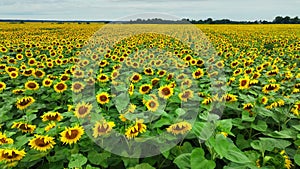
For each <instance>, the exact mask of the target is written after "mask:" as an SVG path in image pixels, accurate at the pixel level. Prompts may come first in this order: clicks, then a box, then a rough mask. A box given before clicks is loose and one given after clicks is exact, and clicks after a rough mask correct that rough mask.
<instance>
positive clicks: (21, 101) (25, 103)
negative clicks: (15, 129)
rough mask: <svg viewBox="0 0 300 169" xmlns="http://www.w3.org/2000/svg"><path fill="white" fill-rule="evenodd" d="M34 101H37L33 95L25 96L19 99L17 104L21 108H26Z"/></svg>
mask: <svg viewBox="0 0 300 169" xmlns="http://www.w3.org/2000/svg"><path fill="white" fill-rule="evenodd" d="M33 102H35V99H34V98H33V97H31V96H25V97H22V98H20V99H18V100H17V103H16V106H17V108H18V109H20V110H24V109H26V108H27V107H28V106H30V105H31V104H32V103H33Z"/></svg>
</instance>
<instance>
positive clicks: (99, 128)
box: [93, 120, 115, 138]
mask: <svg viewBox="0 0 300 169" xmlns="http://www.w3.org/2000/svg"><path fill="white" fill-rule="evenodd" d="M114 126H115V123H114V122H112V121H110V122H106V121H105V120H103V121H99V122H96V124H95V126H94V128H93V136H94V137H95V138H96V137H99V136H102V135H105V134H108V133H109V132H110V131H111V130H112V128H113V127H114Z"/></svg>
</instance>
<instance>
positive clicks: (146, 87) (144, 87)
mask: <svg viewBox="0 0 300 169" xmlns="http://www.w3.org/2000/svg"><path fill="white" fill-rule="evenodd" d="M151 89H152V86H151V85H150V84H143V85H141V86H140V89H139V92H140V93H141V94H146V93H149V92H150V90H151Z"/></svg>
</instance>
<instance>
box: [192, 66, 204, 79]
mask: <svg viewBox="0 0 300 169" xmlns="http://www.w3.org/2000/svg"><path fill="white" fill-rule="evenodd" d="M192 75H193V78H194V79H199V78H200V77H202V76H203V75H204V71H203V69H201V68H198V69H197V70H196V71H194V72H193V74H192Z"/></svg>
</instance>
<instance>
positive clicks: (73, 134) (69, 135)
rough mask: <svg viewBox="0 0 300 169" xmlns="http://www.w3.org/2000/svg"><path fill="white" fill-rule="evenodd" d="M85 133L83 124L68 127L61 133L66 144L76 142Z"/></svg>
mask: <svg viewBox="0 0 300 169" xmlns="http://www.w3.org/2000/svg"><path fill="white" fill-rule="evenodd" d="M83 133H84V129H83V127H82V126H80V127H79V125H76V126H75V127H66V128H65V130H64V131H63V132H61V133H60V135H61V138H60V140H61V142H63V143H64V144H73V143H76V142H77V141H78V140H79V139H80V138H81V136H82V135H83Z"/></svg>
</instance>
